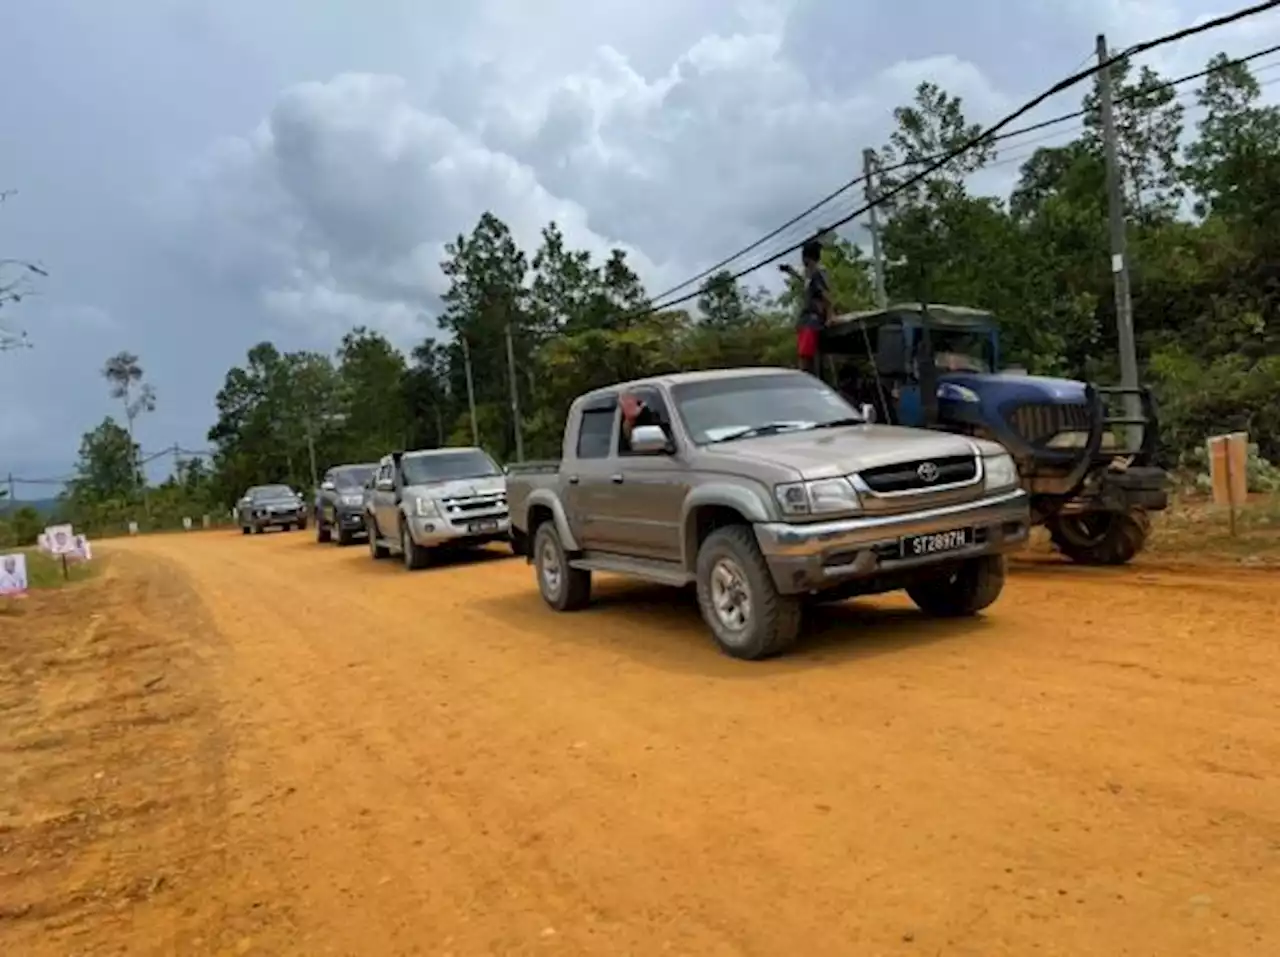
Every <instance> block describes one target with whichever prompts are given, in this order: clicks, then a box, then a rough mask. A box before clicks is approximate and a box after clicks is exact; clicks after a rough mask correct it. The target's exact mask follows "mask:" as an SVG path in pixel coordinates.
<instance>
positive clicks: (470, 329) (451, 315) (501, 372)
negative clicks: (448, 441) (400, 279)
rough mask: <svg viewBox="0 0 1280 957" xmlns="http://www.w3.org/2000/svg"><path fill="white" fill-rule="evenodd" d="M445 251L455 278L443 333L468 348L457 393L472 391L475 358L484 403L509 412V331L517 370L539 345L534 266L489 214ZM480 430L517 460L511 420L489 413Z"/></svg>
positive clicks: (457, 360)
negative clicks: (531, 285) (534, 327)
mask: <svg viewBox="0 0 1280 957" xmlns="http://www.w3.org/2000/svg"><path fill="white" fill-rule="evenodd" d="M445 252H446V253H447V256H448V258H446V259H445V260H444V261H443V262H442V263H441V264H440V268H441V270H442V271H443V272H444V275H445V277H446V278H447V279H448V280H449V288H448V290H447V291H446V292H445V294H444V295H443V296H442V297H441V298H442V299H443V301H444V304H445V309H444V313H443V314H442V315H441V317H440V328H441V329H443V330H446V331H447V332H448V333H450V334H451V335H452V336H453V337H454V338H455V340H457V341H458V344H459V346H465V348H459V349H457V350H456V351H455V352H454V353H453V354H452V356H451V358H452V359H453V361H451V363H450V365H451V367H452V368H451V370H450V371H451V376H450V379H451V381H450V387H451V390H452V391H453V392H455V393H456V394H461V395H465V394H466V389H467V383H466V373H465V369H464V363H465V362H466V361H468V360H469V361H470V364H471V374H472V379H473V382H474V386H475V400H476V403H477V405H478V406H479V405H487V406H493V407H494V408H495V409H498V408H502V407H504V406H507V405H509V402H510V398H509V397H510V386H509V382H508V373H507V350H506V341H507V339H506V337H507V335H508V333H509V334H510V336H511V339H512V351H513V353H514V355H515V357H516V364H517V367H521V366H522V365H524V364H527V363H528V362H529V361H530V356H531V353H532V351H533V348H534V345H535V341H534V337H533V335H532V334H531V323H530V321H529V292H528V289H527V287H526V278H527V275H528V262H527V260H526V258H525V254H524V253H523V252H522V251H521V250H520V248H519V247H518V246H517V245H516V242H515V239H514V238H513V237H512V235H511V231H510V230H509V229H508V228H507V225H506V224H505V223H504V222H502V220H500V219H498V217H497V216H494V215H493V214H492V213H488V212H486V213H485V214H484V215H483V216H481V217H480V221H479V222H478V223H477V224H476V227H475V229H474V230H472V232H471V235H470V236H458V238H457V239H456V240H454V241H453V242H452V243H449V244H447V245H446V246H445ZM517 380H519V377H517ZM517 387H518V388H519V387H520V386H519V385H518V386H517ZM522 398H525V399H527V396H525V397H522ZM499 423H502V425H501V426H499ZM477 425H478V426H481V425H482V426H484V428H482V429H481V430H480V436H481V443H482V444H483V445H484V446H485V447H486V448H488V449H489V450H490V451H492V452H494V453H495V454H497V455H498V456H500V457H502V458H504V459H505V458H508V457H510V455H511V453H512V450H513V449H514V448H515V431H514V423H512V422H511V421H510V416H509V415H508V416H501V415H499V414H496V413H495V414H490V415H486V416H485V417H484V418H483V420H482V421H480V422H477ZM469 432H470V425H469V424H468V426H467V433H469ZM456 435H457V430H456V429H455V436H456ZM468 439H469V434H468Z"/></svg>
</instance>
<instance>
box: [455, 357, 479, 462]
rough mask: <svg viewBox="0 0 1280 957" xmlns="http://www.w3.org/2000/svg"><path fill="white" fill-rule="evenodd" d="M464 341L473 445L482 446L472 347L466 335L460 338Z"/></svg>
mask: <svg viewBox="0 0 1280 957" xmlns="http://www.w3.org/2000/svg"><path fill="white" fill-rule="evenodd" d="M458 338H459V339H461V340H462V365H463V367H464V368H465V369H466V370H467V405H468V406H469V407H470V409H471V444H472V445H476V446H479V445H480V426H479V424H478V423H477V422H476V384H475V381H474V380H473V379H472V377H471V346H470V344H469V343H468V342H467V335H466V333H465V332H464V333H462V335H460V336H458Z"/></svg>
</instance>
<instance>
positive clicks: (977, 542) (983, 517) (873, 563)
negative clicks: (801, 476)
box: [755, 489, 1031, 594]
mask: <svg viewBox="0 0 1280 957" xmlns="http://www.w3.org/2000/svg"><path fill="white" fill-rule="evenodd" d="M1030 526H1031V514H1030V508H1029V504H1028V498H1027V493H1026V492H1024V491H1022V490H1021V489H1013V490H1011V491H1008V492H1000V493H997V494H995V495H989V496H987V497H985V498H981V499H978V500H977V501H974V502H964V503H962V504H959V505H947V506H943V507H940V508H933V509H928V510H926V511H920V512H911V513H908V514H905V515H883V516H882V515H877V516H865V517H861V518H847V519H841V520H839V521H832V522H813V523H811V524H806V525H796V524H789V523H784V522H763V523H760V524H758V525H756V526H755V532H756V540H757V541H758V542H759V544H760V550H761V551H762V552H763V553H764V556H765V560H766V561H767V562H768V565H769V571H770V573H771V574H772V575H773V580H774V582H775V584H776V585H777V586H778V590H779V591H781V592H782V593H784V594H798V593H802V592H811V591H820V590H822V589H824V588H829V587H832V586H834V585H838V584H840V583H841V582H845V581H849V580H851V579H856V578H870V577H873V576H876V575H880V574H892V573H895V572H904V571H910V570H912V569H916V568H922V567H926V566H929V565H943V564H946V563H947V562H953V561H959V560H962V559H965V558H975V557H977V556H980V555H991V554H998V553H1001V552H1006V551H1011V550H1013V549H1015V548H1017V547H1019V546H1020V545H1022V544H1023V543H1025V542H1026V540H1027V534H1028V531H1029V529H1030ZM960 528H972V529H973V537H974V541H973V544H971V545H967V546H965V547H963V548H958V549H952V550H950V551H943V552H935V553H933V554H929V555H922V556H911V557H903V554H902V547H901V543H902V540H903V538H904V537H906V536H909V535H928V534H931V533H935V532H947V531H952V530H955V529H960Z"/></svg>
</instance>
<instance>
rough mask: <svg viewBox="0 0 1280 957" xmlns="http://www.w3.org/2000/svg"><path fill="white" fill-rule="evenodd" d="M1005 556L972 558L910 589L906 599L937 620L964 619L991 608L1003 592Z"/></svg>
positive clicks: (917, 583)
mask: <svg viewBox="0 0 1280 957" xmlns="http://www.w3.org/2000/svg"><path fill="white" fill-rule="evenodd" d="M1004 573H1005V561H1004V556H1003V555H986V556H983V557H982V558H970V559H969V560H968V561H965V562H961V563H959V564H957V565H954V566H952V567H951V568H949V569H947V571H945V572H943V573H942V574H939V575H936V576H931V577H929V578H925V579H922V580H920V581H918V582H916V583H915V584H913V585H908V586H907V595H908V596H909V597H910V598H911V600H912V601H913V602H915V603H916V607H918V608H919V609H920V610H921V611H922V612H924V613H925V614H926V615H930V616H932V617H934V618H963V617H965V616H968V615H976V614H977V613H978V612H980V611H982V609H984V608H986V607H988V606H989V605H991V604H992V602H994V601H995V600H996V599H997V598H999V597H1000V592H1001V591H1003V590H1004Z"/></svg>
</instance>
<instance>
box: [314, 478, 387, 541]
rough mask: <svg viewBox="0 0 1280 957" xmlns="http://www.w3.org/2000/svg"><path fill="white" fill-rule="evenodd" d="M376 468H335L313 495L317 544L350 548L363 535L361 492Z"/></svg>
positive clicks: (362, 498) (362, 497)
mask: <svg viewBox="0 0 1280 957" xmlns="http://www.w3.org/2000/svg"><path fill="white" fill-rule="evenodd" d="M377 470H378V466H377V465H376V464H364V465H335V466H334V467H333V468H331V469H329V471H327V472H325V473H324V479H323V480H322V481H321V482H320V490H319V492H317V493H316V516H315V518H316V541H317V542H329V541H336V542H337V543H338V544H339V545H350V544H351V543H352V542H353V541H355V539H356V536H357V535H363V534H364V533H365V528H364V490H365V486H366V485H367V484H368V482H369V480H370V479H371V478H373V473H374V472H376V471H377Z"/></svg>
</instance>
